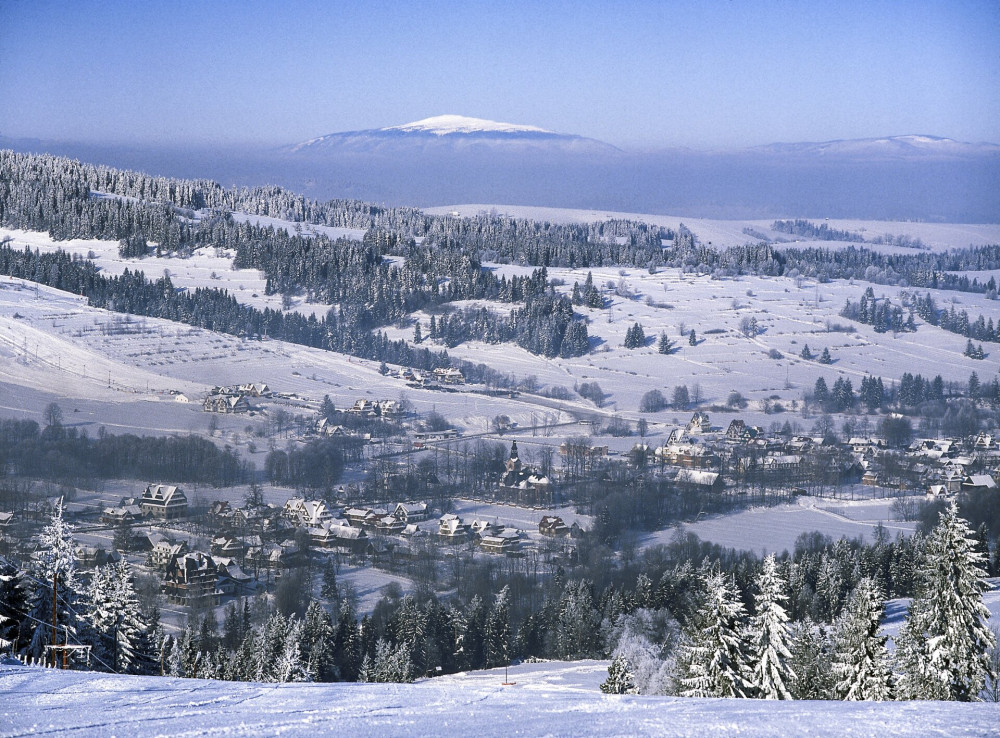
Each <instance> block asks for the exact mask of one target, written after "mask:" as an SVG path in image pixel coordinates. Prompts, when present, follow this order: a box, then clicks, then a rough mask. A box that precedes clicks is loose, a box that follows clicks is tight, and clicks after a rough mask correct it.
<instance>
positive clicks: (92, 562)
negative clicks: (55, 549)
mask: <svg viewBox="0 0 1000 738" xmlns="http://www.w3.org/2000/svg"><path fill="white" fill-rule="evenodd" d="M121 559H122V555H121V554H120V553H119V552H118V551H117V550H116V549H111V551H106V550H105V549H104V548H103V547H102V546H77V547H76V561H77V563H78V564H79V565H80V566H81V567H82V568H87V569H89V568H96V567H98V566H107V565H108V564H113V563H115V562H118V561H121Z"/></svg>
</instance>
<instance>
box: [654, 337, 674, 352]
mask: <svg viewBox="0 0 1000 738" xmlns="http://www.w3.org/2000/svg"><path fill="white" fill-rule="evenodd" d="M656 350H657V351H659V352H660V353H661V354H669V353H671V352H673V350H674V342H673V341H671V340H670V337H669V336H668V335H667V332H666V331H662V332H661V333H660V340H659V342H658V343H657V344H656Z"/></svg>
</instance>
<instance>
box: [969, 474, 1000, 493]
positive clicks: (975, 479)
mask: <svg viewBox="0 0 1000 738" xmlns="http://www.w3.org/2000/svg"><path fill="white" fill-rule="evenodd" d="M996 488H997V483H996V481H995V480H994V479H993V477H991V476H990V475H989V474H971V475H969V476H967V477H965V479H963V480H962V491H963V492H989V491H990V490H994V489H996Z"/></svg>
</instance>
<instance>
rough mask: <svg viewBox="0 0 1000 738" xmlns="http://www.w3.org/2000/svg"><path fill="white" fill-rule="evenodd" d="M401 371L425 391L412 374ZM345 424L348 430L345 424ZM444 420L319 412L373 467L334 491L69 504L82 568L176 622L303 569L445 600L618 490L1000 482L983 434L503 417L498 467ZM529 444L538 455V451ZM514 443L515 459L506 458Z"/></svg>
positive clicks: (232, 392) (218, 401)
mask: <svg viewBox="0 0 1000 738" xmlns="http://www.w3.org/2000/svg"><path fill="white" fill-rule="evenodd" d="M439 374H440V376H438V377H436V379H435V380H432V381H435V382H438V381H439V382H441V383H442V384H445V383H447V384H461V383H462V382H463V380H462V378H461V374H460V373H458V372H455V371H449V372H440V373H439ZM456 374H457V376H456ZM398 376H399V377H400V378H401V379H403V380H404V381H406V382H413V381H421V382H422V381H424V378H423V377H419V376H415V375H414V373H412V372H410V371H408V370H405V369H404V370H400V371H399V372H398ZM425 386H426V385H425ZM463 389H465V388H463ZM276 396H277V395H276V394H275V393H273V392H272V390H271V388H270V387H268V386H267V385H266V384H264V383H250V384H243V385H238V386H233V387H216V388H214V389H213V390H212V391H211V392H210V393H209V395H208V397H207V398H206V400H205V401H204V410H205V411H206V412H211V413H242V412H266V410H265V408H263V407H262V406H260V405H257V406H252V405H251V404H250V402H251V400H253V401H254V402H255V403H257V402H267V401H270V400H272V399H274V398H275V397H276ZM334 415H336V418H337V419H340V420H342V421H344V422H333V421H334ZM385 422H389V423H393V424H395V425H394V428H395V429H396V430H395V434H396V435H397V436H399V435H402V436H403V440H401V439H400V438H398V437H397V438H396V439H395V441H396V442H395V444H391V445H386V444H385V443H384V439H381V440H382V441H383V442H382V443H381V444H380V445H378V446H376V441H377V440H379V439H373V436H372V433H371V432H369V431H367V430H366V428H369V427H373V426H372V425H371V424H373V423H385ZM431 425H433V424H431ZM431 425H429V424H428V423H427V418H419V417H416V414H414V413H411V412H409V411H408V410H407V408H405V407H404V403H402V402H400V401H399V400H370V399H365V398H362V399H358V400H357V401H356V402H355V403H354V404H353V405H351V406H350V407H348V408H346V409H345V410H344V411H341V412H340V413H336V414H334V413H326V414H324V413H323V412H322V410H321V411H320V412H319V414H318V417H316V419H315V420H314V422H313V423H312V426H311V427H309V428H308V429H307V430H306V432H305V433H303V434H302V436H301V437H300V438H298V439H296V440H295V441H294V443H297V444H309V443H316V442H318V441H326V442H328V443H331V444H342V446H343V448H344V449H345V458H346V459H350V460H353V461H355V462H357V463H356V464H354V466H355V467H357V471H358V472H363V473H364V475H363V476H359V474H358V473H355V474H353V475H352V476H351V480H352V481H348V482H346V483H342V484H339V485H337V486H336V487H335V488H332V489H326V490H318V489H315V490H311V491H310V490H309V489H290V490H288V492H287V493H285V496H284V499H282V498H281V493H282V488H280V487H276V486H273V485H272V486H271V488H269V489H268V490H267V492H268V493H267V494H266V495H265V494H264V492H263V490H262V485H261V484H260V483H259V481H254V482H253V483H252V484H250V485H249V487H247V488H246V489H245V490H244V491H243V492H242V498H241V499H235V498H234V497H233V495H232V494H231V493H232V490H230V491H229V492H230V494H228V495H222V496H220V497H219V498H218V499H210V498H206V494H207V495H211V494H212V490H211V489H205V488H202V489H201V490H200V491H199V493H198V499H197V500H192V499H191V498H190V497H189V495H188V493H186V491H185V489H184V488H183V487H182V486H180V485H175V484H168V483H161V482H150V483H147V484H146V485H145V487H144V488H142V491H141V492H138V493H136V494H133V495H128V496H123V497H121V498H120V499H119V500H117V501H116V502H117V504H111V505H103V506H102V505H99V504H98V503H97V502H96V499H105V500H106V499H107V497H106V495H105V496H104V497H103V498H93V499H91V498H88V496H87V495H86V494H84V493H80V494H77V495H73V496H72V497H73V499H72V501H68V500H67V501H66V507H65V514H66V517H67V520H68V521H69V522H70V523H71V524H72V526H73V529H74V531H75V536H76V539H77V542H78V549H77V556H78V563H79V565H80V566H81V567H82V568H83V569H88V568H94V567H97V566H102V565H106V564H107V563H111V562H114V561H116V560H119V559H120V558H121V557H126V558H128V559H129V562H130V563H131V564H132V565H133V567H135V568H136V570H137V571H138V572H140V573H142V572H145V573H146V574H147V576H148V577H149V578H151V579H155V581H156V582H157V585H156V590H155V592H153V593H152V594H151V595H150V596H151V597H155V598H156V599H157V601H158V602H160V603H162V606H163V607H164V609H165V610H167V611H169V612H172V613H174V615H175V616H176V617H174V622H175V624H176V626H178V627H180V626H181V625H182V623H183V618H182V615H183V613H185V612H188V611H190V610H204V609H205V608H206V607H209V608H215V607H220V606H222V605H224V604H225V603H226V602H229V601H231V600H233V599H234V598H242V597H249V596H254V595H258V594H262V593H266V592H273V591H274V589H275V588H276V587H277V586H278V585H279V583H280V582H281V580H282V578H283V577H286V576H287V575H288V573H289V572H293V571H300V570H302V569H305V570H307V571H313V572H316V571H319V570H320V569H322V568H323V567H329V566H330V565H333V566H335V567H336V569H337V570H340V568H341V567H342V566H343V567H350V568H351V569H352V570H353V571H356V572H358V571H367V572H370V573H376V574H377V573H380V572H381V573H385V574H386V577H387V578H385V579H376V581H377V582H384V583H389V582H396V583H398V582H400V581H402V582H404V583H406V582H408V583H411V584H412V583H414V582H418V581H419V582H422V584H423V585H425V586H431V587H433V588H437V589H438V590H439V591H447V590H448V589H449V588H452V587H455V586H459V584H460V582H459V578H458V575H457V574H456V572H458V571H459V570H460V568H461V566H460V565H459V564H458V563H457V562H458V561H465V562H466V563H467V564H468V563H471V562H476V561H478V562H481V563H482V562H487V563H486V564H485V565H487V566H492V565H496V564H499V563H500V562H505V563H503V566H505V567H507V569H508V570H510V571H525V572H528V571H531V572H534V573H535V574H536V575H537V574H538V573H539V572H542V573H544V572H552V571H555V570H556V569H557V568H559V567H567V568H568V567H572V566H573V565H574V562H575V559H576V556H577V547H578V545H579V543H580V541H581V539H583V538H585V537H586V536H587V535H588V532H590V533H593V532H594V529H595V523H596V521H597V520H598V517H599V514H600V515H601V516H602V517H604V518H606V517H607V516H609V515H613V514H614V511H613V510H612V511H609V510H608V509H607V508H605V509H604V510H603V511H602V512H600V513H599V510H598V507H597V506H595V505H594V503H593V500H594V499H595V489H601V488H607V487H609V486H612V487H615V488H617V489H619V490H625V491H626V492H628V491H631V492H632V493H634V494H641V493H643V491H645V493H646V494H648V493H649V491H650V490H651V489H655V490H658V491H659V492H658V493H660V494H666V495H684V496H687V497H688V498H690V499H694V500H696V501H698V502H697V504H698V506H699V507H701V508H703V509H709V510H716V511H720V512H722V513H724V511H726V510H738V509H740V508H741V507H746V506H747V505H760V504H764V505H767V504H777V503H780V502H782V501H787V500H789V499H793V498H796V497H800V496H817V497H823V498H834V499H844V500H846V499H851V500H855V499H858V500H861V499H868V498H893V499H896V500H899V501H900V502H899V503H898V505H896V506H895V508H894V509H897V510H898V513H899V515H900V516H901V518H902V517H907V518H908V519H909V518H911V517H912V516H913V514H914V509H915V505H916V502H918V501H920V500H921V499H926V498H934V497H941V498H944V497H950V496H953V495H955V494H957V493H959V492H971V493H976V492H978V491H987V490H991V489H995V488H996V486H997V482H996V479H997V478H998V477H1000V443H998V439H997V438H995V437H993V436H991V435H989V434H987V433H978V434H977V435H975V436H970V437H966V438H952V439H919V438H918V439H915V440H914V439H907V442H906V443H905V444H900V443H898V439H892V440H894V441H896V443H894V447H890V443H889V441H887V439H886V438H883V437H880V436H878V435H876V434H868V435H864V436H854V437H849V438H847V439H838V438H837V437H836V435H835V434H833V433H832V432H831V433H827V434H826V435H824V436H807V435H795V434H792V433H789V432H787V429H786V432H785V433H780V432H779V433H775V432H770V433H769V432H765V430H764V429H763V428H762V427H760V426H755V425H752V424H750V423H748V422H747V421H746V420H744V419H743V418H741V417H732V418H728V419H726V420H725V422H724V427H723V425H714V424H713V422H712V418H710V416H709V414H708V413H707V412H705V411H701V410H697V411H694V412H693V414H692V415H691V417H690V420H689V421H688V422H687V423H686V425H682V426H669V425H665V424H655V425H653V426H652V427H648V428H647V429H646V433H647V434H648V436H645V437H643V438H642V439H641V440H640V441H639V442H633V441H628V442H627V444H626V445H625V446H624V447H623V446H622V444H621V440H622V439H621V438H609V439H608V441H614V442H616V443H608V442H605V438H604V437H602V436H601V435H600V433H601V429H599V428H597V427H595V426H594V424H593V423H588V422H587V421H584V422H583V423H580V424H579V429H580V432H579V434H578V435H573V436H567V437H552V438H544V439H539V438H538V437H537V436H534V435H533V434H530V433H529V432H528V430H527V429H518V428H517V427H516V424H498V423H494V428H493V432H492V433H491V434H489V440H488V441H486V442H488V443H490V444H493V452H492V457H491V459H489V460H483V459H478V458H477V456H478V455H481V454H482V453H483V445H482V444H483V443H484V441H483V438H477V439H476V441H477V442H478V443H479V447H478V448H476V449H473V448H471V447H470V445H469V439H466V438H464V437H463V435H462V432H461V431H460V430H459V429H457V428H453V427H439V426H434V427H431ZM588 431H589V433H588ZM508 439H509V440H508ZM518 441H521V443H522V445H524V444H528V445H530V446H531V447H532V448H534V450H533V451H531V452H529V454H528V455H527V456H528V457H527V458H522V454H521V452H520V451H519V448H518ZM545 443H548V446H547V447H545V448H544V450H540V448H539V446H540V444H542V445H543V446H544V444H545ZM501 444H502V449H503V454H504V458H503V459H502V460H501V462H500V464H499V465H497V459H496V454H497V450H498V449H499V447H500V445H501ZM629 444H630V445H629ZM359 448H360V449H361V451H360V452H357V450H358V449H359ZM349 449H354V453H347V450H349ZM470 460H471V465H472V467H473V468H475V469H482V468H486V469H491V468H492V471H488V472H487V473H486V474H487V477H486V478H485V479H480V480H478V482H477V484H475V485H474V486H466V487H464V488H463V486H462V484H461V482H460V480H461V478H462V476H463V475H462V474H461V473H460V472H459V466H460V465H465V466H469V465H470ZM489 462H491V463H492V464H493V466H492V467H491V465H490V463H489ZM531 462H535V463H531ZM466 474H468V471H467V470H466ZM50 491H51V490H50ZM220 491H221V490H220ZM722 501H725V504H722ZM62 503H63V500H62V498H61V496H58V495H44V494H38V495H26V496H25V497H24V502H23V504H22V505H21V507H20V508H19V509H16V510H8V511H2V512H0V548H2V552H3V553H4V554H5V555H8V556H10V555H14V556H31V554H32V551H31V547H32V543H31V541H32V536H31V534H32V533H33V532H36V531H37V529H38V528H39V527H40V526H41V525H42V524H44V523H45V522H46V521H47V519H48V518H49V517H50V516H51V515H52V514H53V512H54V510H55V508H56V506H57V505H60V504H62ZM647 529H648V526H647ZM489 561H493V562H494V564H489V563H488V562H489ZM324 562H325V563H324ZM310 576H311V575H310ZM379 586H384V585H379ZM371 601H372V600H371V597H369V599H368V604H369V605H370V604H371ZM362 609H364V608H363V606H362ZM169 620H170V618H169V617H165V621H169Z"/></svg>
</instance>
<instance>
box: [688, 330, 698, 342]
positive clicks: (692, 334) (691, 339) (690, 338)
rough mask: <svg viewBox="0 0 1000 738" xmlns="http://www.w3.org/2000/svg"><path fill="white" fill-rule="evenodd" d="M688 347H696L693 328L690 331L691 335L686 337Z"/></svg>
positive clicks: (696, 339)
mask: <svg viewBox="0 0 1000 738" xmlns="http://www.w3.org/2000/svg"><path fill="white" fill-rule="evenodd" d="M688 345H689V346H697V345H698V336H697V334H696V333H695V332H694V328H692V329H691V333H690V335H689V336H688Z"/></svg>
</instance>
